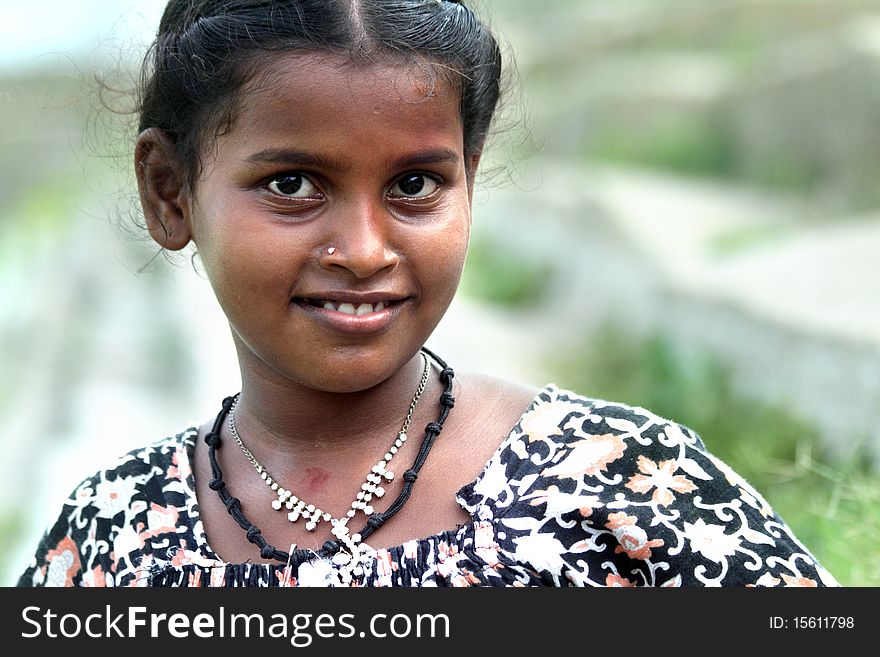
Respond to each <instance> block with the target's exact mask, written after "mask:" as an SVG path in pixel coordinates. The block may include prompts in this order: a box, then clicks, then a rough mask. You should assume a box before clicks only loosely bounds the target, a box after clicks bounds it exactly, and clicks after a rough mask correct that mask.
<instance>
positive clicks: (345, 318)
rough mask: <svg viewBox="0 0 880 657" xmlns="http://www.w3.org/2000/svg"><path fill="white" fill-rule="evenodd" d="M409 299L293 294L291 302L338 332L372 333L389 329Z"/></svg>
mask: <svg viewBox="0 0 880 657" xmlns="http://www.w3.org/2000/svg"><path fill="white" fill-rule="evenodd" d="M340 296H342V295H340ZM408 301H409V297H399V298H390V297H385V298H384V299H376V298H373V299H370V300H357V299H351V298H349V299H346V298H336V299H334V298H326V297H294V298H293V299H292V302H293V304H292V305H293V306H294V307H295V308H298V309H300V310H301V311H304V312H305V313H307V314H308V315H310V316H311V317H312V318H313V319H315V320H317V321H319V322H320V323H321V324H322V325H324V326H325V327H326V328H329V329H331V330H332V331H335V332H337V333H346V334H354V335H369V334H375V333H382V332H384V331H386V330H388V328H390V327H391V325H392V323H393V322H394V319H395V318H396V317H397V316H398V315H399V314H400V312H401V311H402V309H403V307H404V306H405V305H406V304H407V302H408Z"/></svg>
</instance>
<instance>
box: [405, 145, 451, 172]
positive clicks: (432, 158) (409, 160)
mask: <svg viewBox="0 0 880 657" xmlns="http://www.w3.org/2000/svg"><path fill="white" fill-rule="evenodd" d="M460 159H461V156H460V155H459V154H458V153H456V152H455V151H453V150H450V149H448V148H432V149H429V150H426V151H422V152H421V153H413V154H411V155H404V156H403V157H401V158H398V159H396V160H394V163H393V164H394V168H395V169H409V168H410V167H417V166H420V165H424V164H441V163H443V162H458V161H459V160H460Z"/></svg>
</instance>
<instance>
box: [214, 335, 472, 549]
mask: <svg viewBox="0 0 880 657" xmlns="http://www.w3.org/2000/svg"><path fill="white" fill-rule="evenodd" d="M421 350H422V351H423V352H424V353H425V354H427V355H428V356H430V357H431V358H433V359H434V361H435V362H436V363H437V364H438V365H439V366H440V367H441V371H440V380H441V381H443V385H444V389H443V393H442V394H441V395H440V414H439V416H438V417H437V419H436V420H435V421H434V422H429V423H428V425H427V426H426V427H425V438H424V439H423V440H422V445H421V447H420V449H419V453H418V454H417V455H416V458H415V460H414V461H413V464H412V467H411V468H410V469H409V470H407V471H405V472H404V473H403V481H404V484H403V489H402V490H401V491H400V494H399V495H398V496H397V499H396V500H394V502H393V503H392V504H391V506H389V507H388V509H387V510H386V511H385V512H383V513H378V512H377V513H373V514H372V515H370V517H369V518H368V519H367V524H366V525H364V528H363V529H361V530H360V532H359V533H360V535H361V540H362V541H365V540H366V539H367V538H368V537H369V536H370V535H371V534H372V533H373V532H374V531H376V530H377V529H378V528H379V527H381V526H382V525H383V524H385V523H386V522H387V521H388V520H389V519H391V518H392V517H393V516H394V515H395V514H396V513H397V512H398V511H400V510H401V509H402V508H403V505H404V504H406V503H407V501H408V500H409V496H410V494H411V493H412V487H413V484H415V482H416V479H417V478H418V474H419V470H421V469H422V466H423V465H424V463H425V460H426V459H427V458H428V453H429V452H430V451H431V447H433V446H434V440H435V439H436V438H437V436H438V435H440V431H441V430H442V429H443V423H444V422H445V421H446V417H447V416H448V415H449V411H450V410H451V409H452V407H453V406H454V405H455V398H454V397H453V395H452V378H453V377H454V376H455V372H453V371H452V368H451V367H449V366H448V365H447V364H446V362H445V361H444V360H443V359H442V358H440V357H439V356H437V354H435V353H434V352H432V351H431V350H429V349H428V348H426V347H422V349H421ZM234 401H235V397H234V396H232V397H227V398H226V399H224V400H223V408H222V409H221V410H220V413H219V414H218V415H217V418H216V419H215V420H214V426H213V427H212V428H211V430H210V431H209V432H208V433H207V435H206V436H205V444H206V445H207V446H208V459H209V460H210V462H211V475H212V476H213V479H211V481H209V482H208V487H209V488H210V489H211V490H215V491H217V494H218V495H219V496H220V500H221V501H222V502H223V504H224V505H225V506H226V510H227V511H228V512H229V515H231V516H232V517H233V519H234V520H235V521H236V522H237V523H238V525H239V526H240V527H241V528H242V529H244V530H245V532H246V534H247V539H248V541H250V542H251V543H253V544H254V545H256V546H257V547H258V548H260V557H262V558H263V559H275V560H276V561H280V562H282V563H285V564H300V563H303V562H306V561H309V560H310V559H313V558H315V557H316V556H317V557H323V558H330V557H332V556H333V555H334V554H336V553H337V552H339V550H340V548H341V546H340V544H339V543H338V542H337V541H333V540H330V541H327V542H326V543H324V546H323V547H322V548H321V549H319V550H317V551H314V550H294V552H293V553H292V554H290V553H287V552H284V551H282V550H279V549H277V548H275V547H274V546H272V545H269V543H267V542H266V539H264V538H263V537H262V535H261V532H260V529H259V528H258V527H257V526H256V525H254V524H253V523H252V522H251V521H250V520H248V519H247V517H246V516H245V515H244V513H242V511H241V501H240V500H239V499H238V498H237V497H233V496H232V495H231V494H230V492H229V490H228V489H227V487H226V482H224V481H223V471H222V470H221V469H220V465H219V464H218V463H217V448H218V447H219V446H220V429H221V427H222V426H223V421H224V419H225V418H226V416H227V415H228V414H229V409H231V408H232V404H233V402H234Z"/></svg>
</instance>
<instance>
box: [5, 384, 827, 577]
mask: <svg viewBox="0 0 880 657" xmlns="http://www.w3.org/2000/svg"><path fill="white" fill-rule="evenodd" d="M196 436H197V429H195V428H190V429H188V430H186V431H184V432H183V433H181V434H179V435H177V436H174V437H171V438H167V439H164V440H161V441H158V442H156V443H154V444H151V445H149V446H147V447H145V448H143V449H138V450H135V451H132V452H130V453H129V454H127V455H125V456H124V457H122V459H120V460H119V461H118V462H117V463H116V464H115V465H114V467H112V468H110V469H107V470H102V471H100V472H98V473H97V474H95V475H94V476H92V477H90V478H89V479H86V480H85V481H83V482H82V483H81V484H80V485H79V486H78V487H77V488H76V489H75V491H74V492H73V494H72V495H71V496H70V498H69V499H68V500H66V502H65V504H64V508H63V511H62V513H61V515H60V517H59V518H58V521H57V522H56V523H55V524H54V525H53V526H52V527H50V528H49V529H48V530H47V532H46V534H45V536H44V537H43V540H42V541H41V543H40V545H39V547H38V549H37V552H36V555H35V556H34V558H33V560H32V562H31V564H30V566H29V567H28V568H27V569H26V571H25V572H24V573H23V574H22V576H21V578H20V580H19V586H264V587H265V586H273V587H274V586H330V585H338V584H339V583H340V582H339V580H338V579H337V578H336V577H335V573H336V571H335V569H337V566H335V565H334V564H333V563H332V562H331V561H328V560H324V559H319V558H313V559H310V560H306V561H303V562H301V563H290V564H282V563H277V564H263V563H225V562H223V561H222V560H221V559H220V558H219V557H218V556H217V555H216V554H215V553H214V551H213V550H212V549H211V546H210V545H209V544H208V542H207V540H206V537H205V532H204V528H203V526H202V522H201V519H200V517H199V506H198V503H197V501H196V495H195V483H194V479H193V471H192V467H191V464H192V462H193V452H194V446H195V439H196ZM457 501H458V503H459V504H460V505H461V506H462V507H463V508H464V509H465V510H466V511H467V512H468V513H469V514H470V516H471V519H472V521H471V522H469V523H467V524H465V525H462V526H460V527H458V528H457V529H452V530H450V531H446V532H443V533H441V534H437V535H435V536H429V537H427V538H422V539H418V540H412V541H408V542H407V543H404V544H403V545H400V546H397V547H390V548H382V549H372V548H367V559H366V563H365V567H364V571H365V572H364V574H363V575H362V576H360V577H358V578H356V579H355V581H354V582H353V585H354V586H376V587H389V586H403V587H414V586H627V587H628V586H810V587H813V586H834V585H837V582H836V581H835V579H834V578H833V577H832V576H831V575H830V574H829V573H828V572H827V571H826V570H825V569H824V568H823V567H822V566H821V565H820V564H819V563H817V561H816V560H815V558H814V557H813V556H812V555H811V554H810V552H809V551H808V550H807V549H806V548H805V547H804V546H803V545H802V544H801V543H800V542H799V541H798V539H797V538H796V537H795V536H794V535H793V534H792V532H791V530H790V529H789V528H788V527H787V526H786V525H785V523H784V522H783V521H782V520H781V519H780V518H779V517H778V516H776V515H775V514H774V512H773V510H772V509H771V508H770V506H769V505H768V504H767V502H766V501H764V499H763V498H762V497H761V495H760V494H758V493H757V492H756V491H755V490H754V489H753V488H752V487H751V486H749V484H748V483H746V482H745V481H744V480H743V479H742V478H741V477H740V476H739V475H737V474H736V473H735V472H733V471H732V470H731V469H730V468H729V467H727V466H726V465H725V464H724V463H722V462H721V461H720V460H718V459H717V458H715V457H714V456H712V455H711V454H709V453H708V452H707V451H706V449H705V447H704V445H703V443H702V441H701V440H700V438H699V437H698V436H697V435H696V434H695V433H694V432H693V431H691V430H689V429H688V428H686V427H683V426H681V425H678V424H676V423H673V422H670V421H668V420H666V419H664V418H661V417H658V416H657V415H655V414H653V413H651V412H650V411H648V410H646V409H643V408H638V407H630V406H626V405H624V404H619V403H612V402H607V401H600V400H594V399H587V398H584V397H582V396H579V395H577V394H575V393H572V392H569V391H566V390H561V389H559V388H558V387H556V386H555V385H553V384H550V385H548V386H547V387H545V388H544V389H543V390H542V391H541V392H540V393H539V394H538V395H537V396H536V397H535V399H534V400H533V401H532V403H531V404H530V406H529V408H528V409H527V410H526V412H525V413H524V414H523V416H522V417H521V418H520V420H519V421H518V422H517V423H516V425H515V426H514V427H513V429H512V430H511V431H510V433H509V435H508V436H507V438H506V439H505V440H504V441H503V442H502V443H501V445H500V446H499V447H498V449H497V450H496V452H495V454H494V455H493V456H492V458H491V459H490V460H489V462H488V463H487V465H486V467H485V468H484V469H483V470H482V472H481V473H480V475H479V476H478V477H477V479H476V480H475V481H474V482H472V483H470V484H468V485H467V486H465V487H463V488H462V489H461V490H460V491H459V492H458V494H457Z"/></svg>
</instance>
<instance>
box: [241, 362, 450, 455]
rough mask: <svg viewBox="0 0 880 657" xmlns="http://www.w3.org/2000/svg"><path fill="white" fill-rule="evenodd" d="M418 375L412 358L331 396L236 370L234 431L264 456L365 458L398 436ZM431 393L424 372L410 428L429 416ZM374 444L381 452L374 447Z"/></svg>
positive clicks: (257, 370) (261, 371)
mask: <svg viewBox="0 0 880 657" xmlns="http://www.w3.org/2000/svg"><path fill="white" fill-rule="evenodd" d="M431 362H432V361H431V360H430V358H429V363H431ZM429 367H430V365H429ZM422 372H423V361H422V357H421V355H420V354H418V353H417V354H415V355H414V356H413V357H412V358H411V359H410V360H409V361H407V363H406V364H405V365H404V366H403V367H401V368H400V369H399V370H398V371H397V372H396V373H395V374H393V375H392V376H391V377H389V378H388V379H386V380H384V381H382V382H380V383H379V384H377V385H375V386H373V387H371V388H368V389H365V390H361V391H357V392H347V393H335V392H326V391H322V390H315V389H312V388H308V387H305V386H302V385H299V384H297V383H295V382H291V381H289V380H281V379H280V378H279V377H278V376H277V375H275V373H274V372H266V371H265V368H261V367H242V392H241V396H240V398H239V401H238V404H237V407H236V412H235V420H236V425H237V427H238V430H239V432H240V433H241V435H242V438H243V440H245V442H247V443H248V444H249V445H257V444H259V445H261V446H262V448H263V449H264V450H270V451H271V452H278V453H282V454H288V455H296V454H306V453H308V454H313V455H319V454H326V455H327V456H328V457H332V456H334V455H338V454H340V453H344V452H351V451H357V450H361V449H363V450H369V451H370V453H372V452H375V451H376V449H379V450H384V449H385V448H386V447H387V444H386V443H387V442H388V440H389V438H390V437H392V436H393V435H394V434H396V433H397V432H398V431H400V428H401V426H402V424H403V422H404V419H405V418H406V415H407V413H408V412H409V407H410V403H411V402H412V399H413V396H414V395H415V393H416V390H417V388H418V386H419V382H420V380H421V377H422ZM435 387H436V377H434V376H432V375H431V373H430V372H429V376H428V386H427V387H426V389H425V392H424V394H423V398H422V400H421V402H420V403H419V405H418V407H417V410H416V413H415V415H414V420H413V427H419V426H421V425H419V424H417V422H416V419H417V418H419V417H421V416H423V415H424V413H425V412H426V411H427V412H428V413H429V415H430V414H431V413H434V412H435V411H436V407H437V404H436V399H432V397H434V395H433V394H432V391H434V390H435ZM419 411H421V412H419ZM422 424H424V423H422ZM410 431H411V432H412V429H411V430H410ZM377 442H379V443H381V446H378V447H374V443H377Z"/></svg>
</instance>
